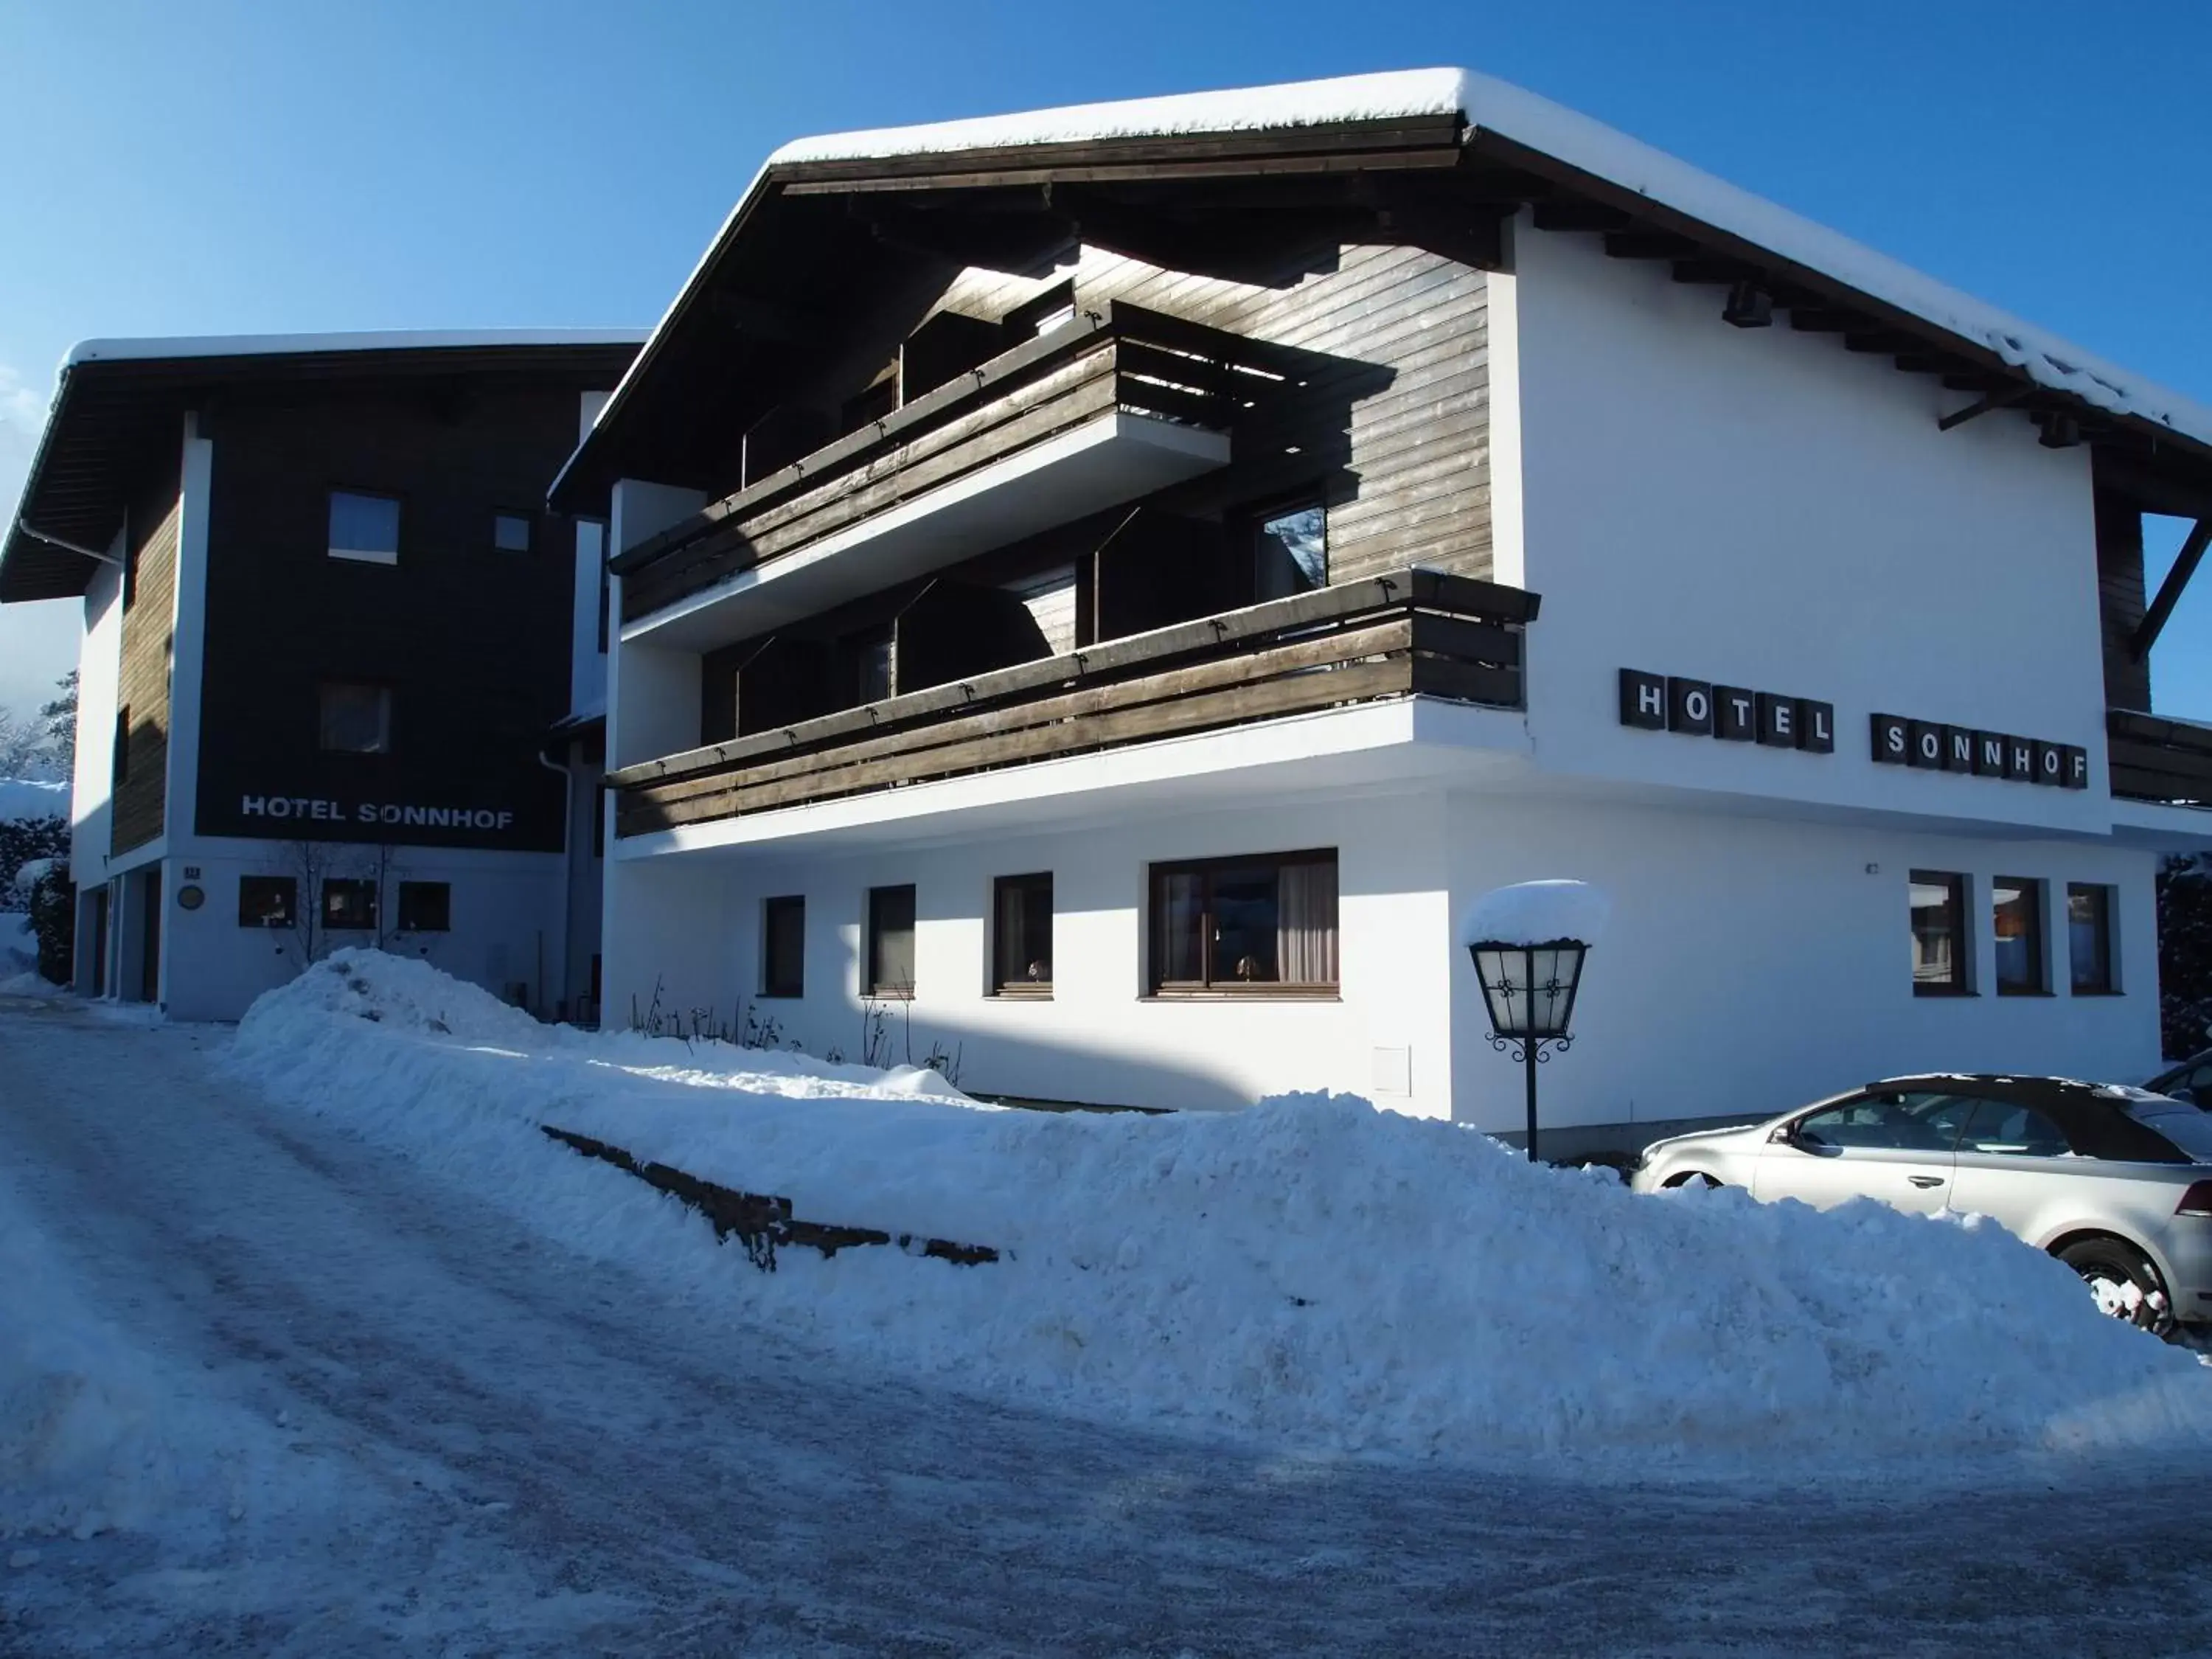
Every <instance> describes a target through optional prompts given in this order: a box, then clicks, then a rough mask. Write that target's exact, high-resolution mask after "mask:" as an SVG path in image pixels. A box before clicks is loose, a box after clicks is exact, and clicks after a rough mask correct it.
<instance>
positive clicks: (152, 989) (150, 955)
mask: <svg viewBox="0 0 2212 1659" xmlns="http://www.w3.org/2000/svg"><path fill="white" fill-rule="evenodd" d="M138 879H139V880H140V882H141V883H143V893H142V895H141V902H143V904H144V906H145V917H146V925H145V931H144V932H143V933H142V934H141V935H140V943H141V945H143V950H142V951H141V952H140V957H139V963H138V1000H140V1001H141V1002H159V1001H160V1000H161V866H160V865H158V864H156V865H154V866H151V867H150V868H149V869H148V870H146V871H145V872H143V874H142V875H141V876H140V877H139V878H138Z"/></svg>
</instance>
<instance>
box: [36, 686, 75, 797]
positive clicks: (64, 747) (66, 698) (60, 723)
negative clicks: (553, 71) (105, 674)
mask: <svg viewBox="0 0 2212 1659" xmlns="http://www.w3.org/2000/svg"><path fill="white" fill-rule="evenodd" d="M54 686H55V690H56V692H57V694H58V695H56V696H54V697H53V699H52V701H51V702H44V703H41V704H40V706H39V723H40V726H43V727H44V728H45V731H46V753H47V755H48V756H49V757H52V763H53V767H54V775H55V776H57V777H59V778H64V779H68V778H72V777H75V776H76V669H74V668H72V669H70V671H69V672H68V673H66V674H64V675H63V676H62V677H61V678H59V679H58V680H57V681H55V682H54Z"/></svg>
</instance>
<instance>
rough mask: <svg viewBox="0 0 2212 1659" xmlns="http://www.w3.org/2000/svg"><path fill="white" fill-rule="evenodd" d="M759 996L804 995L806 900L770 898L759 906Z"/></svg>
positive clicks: (794, 897)
mask: <svg viewBox="0 0 2212 1659" xmlns="http://www.w3.org/2000/svg"><path fill="white" fill-rule="evenodd" d="M761 994H762V995H763V996H764V997H799V996H805V994H806V901H805V899H804V898H799V897H796V896H793V897H786V898H772V899H767V900H764V901H763V902H762V904H761Z"/></svg>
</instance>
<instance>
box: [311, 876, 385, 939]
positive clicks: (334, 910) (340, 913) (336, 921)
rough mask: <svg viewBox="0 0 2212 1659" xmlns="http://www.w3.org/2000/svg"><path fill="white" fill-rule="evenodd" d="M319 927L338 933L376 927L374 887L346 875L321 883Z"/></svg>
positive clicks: (372, 884)
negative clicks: (321, 923) (321, 902)
mask: <svg viewBox="0 0 2212 1659" xmlns="http://www.w3.org/2000/svg"><path fill="white" fill-rule="evenodd" d="M323 926H324V927H328V928H334V929H337V930H338V931H340V932H343V931H345V930H347V929H358V930H362V931H367V930H369V929H373V928H374V927H375V926H376V884H375V883H374V882H373V881H358V880H356V879H354V878H351V877H348V876H332V877H331V878H330V879H328V880H327V881H325V882H324V883H323Z"/></svg>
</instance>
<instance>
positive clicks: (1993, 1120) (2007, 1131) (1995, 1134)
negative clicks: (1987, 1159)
mask: <svg viewBox="0 0 2212 1659" xmlns="http://www.w3.org/2000/svg"><path fill="white" fill-rule="evenodd" d="M1959 1150H1960V1152H1992V1153H1996V1154H1999V1155H2002V1156H2009V1157H2013V1158H2064V1157H2066V1156H2068V1155H2069V1153H2071V1152H2073V1150H2074V1143H2073V1142H2072V1141H2070V1140H2069V1139H2067V1138H2066V1132H2065V1131H2064V1130H2063V1129H2062V1128H2060V1127H2058V1125H2057V1123H2055V1122H2053V1121H2051V1119H2050V1118H2049V1117H2048V1116H2046V1115H2045V1114H2043V1113H2041V1112H2039V1111H2037V1110H2036V1109H2035V1108H2034V1107H2033V1106H2022V1105H2019V1104H2017V1103H2014V1102H2012V1101H2008V1100H1981V1101H1977V1102H1975V1103H1974V1111H1973V1115H1972V1117H1970V1118H1969V1119H1968V1120H1967V1121H1966V1133H1965V1134H1964V1135H1962V1136H1961V1137H1960V1140H1959Z"/></svg>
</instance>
